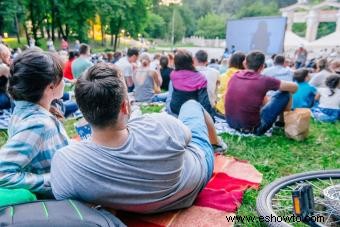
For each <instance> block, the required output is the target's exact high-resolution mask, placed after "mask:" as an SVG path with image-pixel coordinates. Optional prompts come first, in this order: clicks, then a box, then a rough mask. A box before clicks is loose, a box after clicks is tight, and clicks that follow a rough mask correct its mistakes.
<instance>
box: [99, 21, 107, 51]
mask: <svg viewBox="0 0 340 227" xmlns="http://www.w3.org/2000/svg"><path fill="white" fill-rule="evenodd" d="M99 18H100V33H101V36H102V47H103V46H104V42H105V43H106V40H105V34H104V33H105V32H104V26H103V20H102V19H103V18H102V17H99Z"/></svg>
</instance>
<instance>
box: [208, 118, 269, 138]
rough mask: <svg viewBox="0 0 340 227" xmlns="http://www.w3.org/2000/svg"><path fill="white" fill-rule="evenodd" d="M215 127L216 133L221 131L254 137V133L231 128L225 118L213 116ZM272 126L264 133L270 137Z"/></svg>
mask: <svg viewBox="0 0 340 227" xmlns="http://www.w3.org/2000/svg"><path fill="white" fill-rule="evenodd" d="M215 128H216V132H217V134H222V133H227V134H229V135H234V136H245V137H254V136H256V135H254V134H251V133H241V132H239V131H237V130H236V129H233V128H231V127H230V126H229V125H228V123H227V122H226V120H225V119H222V118H219V117H215ZM272 132H273V130H272V128H271V129H269V130H268V131H267V132H266V133H265V134H264V135H265V136H268V137H271V136H272Z"/></svg>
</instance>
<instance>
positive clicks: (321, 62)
mask: <svg viewBox="0 0 340 227" xmlns="http://www.w3.org/2000/svg"><path fill="white" fill-rule="evenodd" d="M316 64H317V66H318V67H319V69H320V70H323V69H327V70H328V61H327V58H321V59H319V60H318V61H317V63H316Z"/></svg>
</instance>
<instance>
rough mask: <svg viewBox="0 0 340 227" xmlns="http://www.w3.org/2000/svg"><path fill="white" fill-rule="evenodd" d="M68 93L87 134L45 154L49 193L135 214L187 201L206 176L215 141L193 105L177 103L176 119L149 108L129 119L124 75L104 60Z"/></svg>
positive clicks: (205, 117)
mask: <svg viewBox="0 0 340 227" xmlns="http://www.w3.org/2000/svg"><path fill="white" fill-rule="evenodd" d="M75 95H76V99H77V103H78V105H79V107H80V110H81V111H82V113H83V115H84V117H85V119H86V120H87V121H88V122H89V123H90V124H91V127H92V133H93V134H92V140H91V141H82V142H79V143H74V144H72V145H69V146H67V147H65V148H63V149H61V150H59V151H58V152H57V153H56V155H55V156H54V157H53V160H52V167H51V183H52V190H53V193H54V195H55V197H56V199H68V198H72V199H79V200H83V201H86V202H89V203H93V204H100V205H103V206H105V207H110V208H114V209H120V210H127V211H132V212H139V213H154V212H162V211H168V210H173V209H179V208H185V207H189V206H191V205H192V203H193V202H194V200H195V198H196V196H197V194H198V193H199V192H200V190H201V189H202V188H203V187H204V186H205V185H206V183H207V182H208V180H209V179H210V177H211V175H212V171H213V158H214V157H213V149H212V146H211V144H210V143H211V142H212V143H213V144H216V143H217V141H218V139H217V137H216V134H215V132H214V128H213V123H212V119H211V118H209V117H210V116H209V114H207V112H206V111H205V110H204V109H203V108H202V106H201V105H200V104H199V103H197V102H196V101H193V100H190V101H188V102H186V103H185V104H183V107H182V109H181V111H180V114H179V119H176V118H174V117H172V116H169V115H166V114H151V115H147V116H142V117H140V118H135V119H133V120H130V121H129V115H130V105H129V101H128V99H127V89H126V86H125V83H124V79H123V78H122V77H120V76H119V73H118V71H117V69H116V68H115V66H113V65H108V64H104V63H101V64H97V65H95V66H93V67H91V68H90V69H89V70H88V71H87V72H86V74H85V76H84V77H82V78H80V79H79V80H78V81H77V83H76V88H75ZM208 129H209V130H208ZM208 132H209V133H208Z"/></svg>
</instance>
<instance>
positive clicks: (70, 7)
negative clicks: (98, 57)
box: [0, 0, 334, 46]
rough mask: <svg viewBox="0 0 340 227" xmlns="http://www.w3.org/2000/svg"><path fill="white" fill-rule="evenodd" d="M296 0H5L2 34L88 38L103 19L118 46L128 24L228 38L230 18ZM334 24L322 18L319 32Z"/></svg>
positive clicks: (146, 31) (134, 30)
mask: <svg viewBox="0 0 340 227" xmlns="http://www.w3.org/2000/svg"><path fill="white" fill-rule="evenodd" d="M320 1H321V0H313V3H314V2H320ZM296 2H297V0H277V1H272V0H237V1H235V0H182V4H180V5H164V4H162V3H163V0H0V8H1V10H0V34H3V33H4V32H5V31H6V32H9V33H10V34H12V35H14V34H16V35H17V36H18V38H19V36H20V34H21V35H22V34H25V35H26V37H27V39H28V37H29V36H32V37H34V38H35V39H36V40H37V41H38V40H39V38H46V37H44V36H48V37H51V38H52V39H53V40H54V39H55V38H56V36H58V37H59V38H60V37H67V38H68V37H72V38H74V39H79V40H80V41H87V40H88V38H89V37H88V35H89V31H91V29H94V26H93V25H94V24H95V23H97V24H98V23H99V24H100V25H101V29H100V30H101V37H102V40H103V44H104V42H105V37H106V35H110V37H111V45H115V46H116V45H117V38H118V37H119V35H120V32H121V31H122V30H123V29H124V30H125V31H127V32H128V34H129V35H131V36H132V37H137V36H138V35H139V34H142V35H143V36H145V37H149V38H166V39H168V40H170V38H171V34H172V27H173V26H174V27H175V30H174V36H175V40H176V41H179V40H181V39H182V38H183V37H185V36H191V35H199V36H203V37H205V38H216V37H219V38H223V37H224V36H225V26H226V21H227V20H228V19H238V18H242V17H252V16H270V15H279V14H280V13H279V8H281V7H286V6H288V5H290V4H294V3H296ZM173 17H174V19H175V20H174V22H173ZM173 23H174V24H173ZM295 27H297V26H295ZM295 27H294V28H295ZM300 27H301V26H300ZM300 27H298V28H300ZM333 27H334V25H333V24H323V25H322V26H321V29H320V30H321V32H320V34H318V36H322V35H323V33H327V32H329V30H330V29H331V28H332V29H333ZM297 30H298V32H300V33H302V32H303V29H297ZM300 30H301V31H300Z"/></svg>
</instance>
